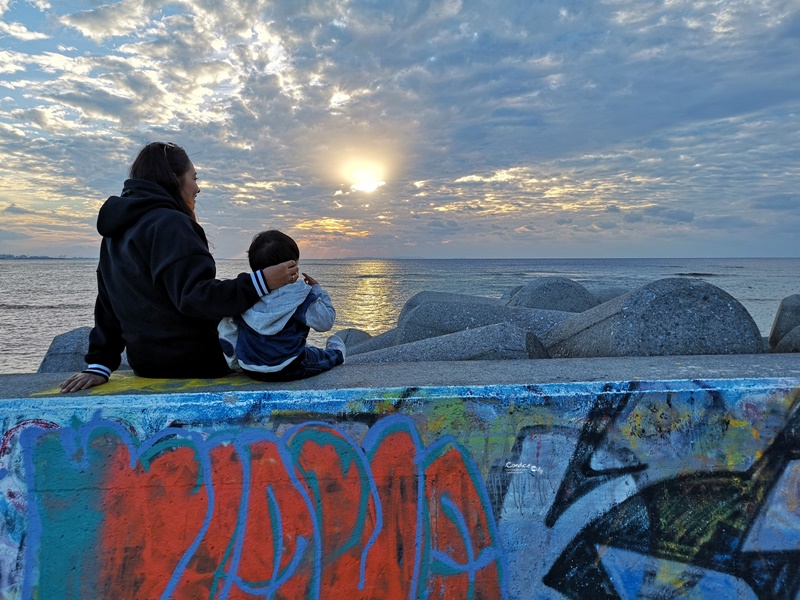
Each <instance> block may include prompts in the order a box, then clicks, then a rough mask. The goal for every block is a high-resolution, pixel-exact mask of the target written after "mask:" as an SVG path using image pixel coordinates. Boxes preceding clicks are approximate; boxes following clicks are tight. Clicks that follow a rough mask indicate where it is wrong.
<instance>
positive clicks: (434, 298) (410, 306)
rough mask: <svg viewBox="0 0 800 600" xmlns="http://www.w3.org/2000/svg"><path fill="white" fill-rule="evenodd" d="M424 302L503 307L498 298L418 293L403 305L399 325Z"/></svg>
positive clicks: (446, 293) (398, 319) (398, 318)
mask: <svg viewBox="0 0 800 600" xmlns="http://www.w3.org/2000/svg"><path fill="white" fill-rule="evenodd" d="M423 302H462V303H464V302H466V303H471V304H494V305H499V306H502V305H503V303H502V302H500V300H498V299H497V298H486V297H484V296H472V295H469V294H451V293H449V292H429V291H422V292H417V293H416V294H414V295H413V296H411V298H409V299H408V300H407V301H406V303H405V304H404V305H403V308H402V310H401V311H400V314H399V315H398V316H397V325H398V326H399V325H400V323H402V322H403V320H404V319H405V318H406V316H407V315H408V313H410V312H411V311H412V310H414V309H415V308H416V307H418V306H419V305H420V304H422V303H423Z"/></svg>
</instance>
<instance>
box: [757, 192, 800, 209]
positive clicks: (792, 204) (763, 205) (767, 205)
mask: <svg viewBox="0 0 800 600" xmlns="http://www.w3.org/2000/svg"><path fill="white" fill-rule="evenodd" d="M753 208H758V209H763V210H776V211H784V210H796V209H798V208H800V194H775V195H773V196H764V197H762V198H759V199H757V200H755V201H754V202H753Z"/></svg>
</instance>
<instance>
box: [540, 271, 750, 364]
mask: <svg viewBox="0 0 800 600" xmlns="http://www.w3.org/2000/svg"><path fill="white" fill-rule="evenodd" d="M542 341H543V342H544V344H545V346H546V347H547V350H548V352H549V353H550V356H552V357H553V358H581V357H592V356H662V355H675V354H759V353H761V352H763V350H764V345H763V340H762V338H761V334H760V332H759V330H758V326H757V325H756V324H755V321H753V318H752V317H751V316H750V314H749V313H748V312H747V310H746V309H745V308H744V306H742V304H741V303H740V302H739V301H738V300H736V299H735V298H733V296H731V295H730V294H728V293H727V292H725V291H724V290H722V289H720V288H718V287H716V286H713V285H711V284H709V283H706V282H704V281H701V280H699V279H683V278H668V279H659V280H658V281H654V282H653V283H650V284H648V285H645V286H643V287H641V288H639V289H637V290H634V291H632V292H630V293H628V294H625V295H624V296H620V297H619V298H615V299H613V300H610V301H608V302H605V303H604V304H601V305H599V306H596V307H595V308H592V309H589V310H587V311H585V312H583V313H578V314H575V315H573V316H571V317H570V318H569V319H567V320H565V321H562V322H561V323H559V324H558V325H555V326H554V327H553V328H552V329H550V330H549V331H548V332H547V333H546V334H545V335H544V336H543V338H542Z"/></svg>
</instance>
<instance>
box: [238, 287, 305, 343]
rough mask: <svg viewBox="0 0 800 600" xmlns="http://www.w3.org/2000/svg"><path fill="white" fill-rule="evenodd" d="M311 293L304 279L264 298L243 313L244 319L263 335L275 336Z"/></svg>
mask: <svg viewBox="0 0 800 600" xmlns="http://www.w3.org/2000/svg"><path fill="white" fill-rule="evenodd" d="M310 293H311V286H310V285H308V284H307V283H306V282H305V281H303V280H302V279H298V280H297V281H295V282H294V283H289V284H287V285H284V286H283V287H279V288H278V289H277V290H275V291H272V292H270V293H269V294H267V295H266V296H262V297H261V298H260V299H259V301H258V302H256V303H255V305H254V306H253V307H252V308H250V309H248V310H246V311H245V312H244V313H242V319H244V322H245V323H247V324H248V325H249V326H250V327H252V328H253V329H254V330H255V331H257V332H258V333H260V334H261V335H275V334H276V333H278V332H279V331H280V330H281V329H283V328H284V327H285V326H286V323H288V322H289V319H291V318H292V315H293V314H294V313H295V311H296V310H297V307H298V306H300V305H301V304H302V303H303V301H304V300H305V299H306V298H307V297H308V294H310Z"/></svg>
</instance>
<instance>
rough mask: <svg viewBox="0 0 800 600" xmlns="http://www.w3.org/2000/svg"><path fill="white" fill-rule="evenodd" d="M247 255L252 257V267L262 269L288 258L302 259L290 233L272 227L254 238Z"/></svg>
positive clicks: (255, 269) (256, 269)
mask: <svg viewBox="0 0 800 600" xmlns="http://www.w3.org/2000/svg"><path fill="white" fill-rule="evenodd" d="M247 257H248V258H249V259H250V268H251V269H252V270H253V271H260V270H261V269H266V268H267V267H271V266H272V265H279V264H281V263H282V262H286V261H287V260H300V249H299V248H298V247H297V244H296V243H295V241H294V240H293V239H292V238H290V237H289V236H288V235H286V234H285V233H282V232H280V231H278V230H277V229H270V230H269V231H262V232H261V233H259V234H258V235H256V236H255V237H254V238H253V242H252V243H251V244H250V248H249V249H248V250H247Z"/></svg>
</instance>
